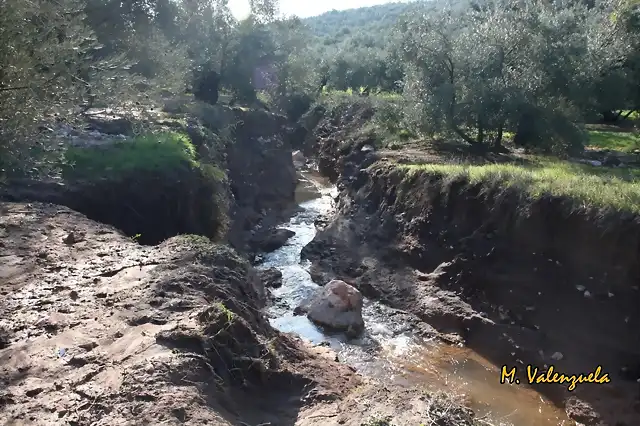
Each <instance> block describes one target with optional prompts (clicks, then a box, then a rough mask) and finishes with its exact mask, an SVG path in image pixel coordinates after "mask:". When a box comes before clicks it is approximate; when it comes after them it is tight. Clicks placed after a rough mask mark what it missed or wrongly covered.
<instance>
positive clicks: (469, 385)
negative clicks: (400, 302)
mask: <svg viewBox="0 0 640 426" xmlns="http://www.w3.org/2000/svg"><path fill="white" fill-rule="evenodd" d="M304 176H305V177H306V178H307V179H308V181H306V182H305V183H304V185H306V188H302V189H301V188H299V190H298V191H297V192H296V198H297V202H299V205H300V211H299V212H298V213H297V214H295V215H294V216H293V217H292V218H291V219H290V220H289V221H288V222H287V223H285V224H282V225H281V226H280V227H281V228H286V229H289V230H292V231H294V232H295V236H293V237H292V238H291V239H290V240H289V241H288V242H287V244H286V245H285V246H283V247H282V248H280V249H278V250H276V251H274V252H271V253H268V254H265V255H263V257H262V262H261V263H260V266H259V268H260V269H268V268H276V269H278V270H280V271H281V272H282V277H283V285H282V287H280V288H277V289H273V290H271V291H272V294H273V296H274V298H275V302H274V303H273V304H272V306H270V307H269V308H268V315H269V317H270V321H271V324H272V325H273V326H274V327H275V328H277V329H279V330H280V331H282V332H290V333H295V334H297V335H299V336H300V337H301V338H303V339H305V340H307V341H310V342H311V343H313V344H320V343H322V342H327V343H328V344H329V345H330V346H331V348H332V349H333V350H334V351H335V352H336V353H337V355H338V358H339V359H340V361H341V362H344V363H346V364H349V365H351V366H352V367H354V368H356V369H357V371H358V372H359V373H360V374H362V375H364V376H368V377H371V378H374V379H376V380H379V381H381V382H384V383H393V384H396V385H400V386H405V387H410V388H416V389H420V390H424V391H428V392H439V391H443V392H446V393H448V394H455V395H457V396H458V397H459V399H461V400H462V401H463V402H464V403H465V404H466V405H467V406H468V407H470V408H471V409H473V410H474V411H475V413H476V415H477V416H478V417H481V418H483V419H484V420H485V421H486V423H487V424H489V425H495V426H498V425H500V426H502V425H504V426H507V425H515V426H547V425H566V426H569V425H572V424H574V423H573V422H572V421H571V420H569V419H568V417H567V416H566V414H565V413H564V411H563V410H562V409H560V408H558V407H556V406H555V405H553V404H552V403H551V402H549V401H548V400H547V399H546V398H544V397H543V396H542V395H540V394H539V393H537V392H535V391H534V390H532V389H529V388H527V387H525V386H521V385H515V384H514V385H509V384H500V369H499V367H498V366H496V365H493V364H492V363H490V362H489V361H488V360H486V359H484V358H483V357H481V356H480V355H478V354H476V353H475V352H473V351H471V350H469V349H468V348H462V347H456V346H451V345H446V344H443V343H440V342H436V341H429V340H423V339H420V338H418V337H417V336H414V335H413V334H412V331H411V328H410V325H407V324H400V323H396V322H394V320H393V315H392V313H393V312H394V310H393V309H391V308H389V307H387V306H385V305H383V304H381V303H377V302H375V301H372V300H367V299H365V303H364V309H363V317H364V322H365V326H366V330H365V333H364V335H363V336H362V337H360V338H358V339H355V340H354V339H351V340H350V339H348V338H346V336H344V335H342V334H330V333H327V332H325V331H324V330H322V329H321V328H319V327H317V326H316V325H314V324H313V323H312V322H311V321H309V320H308V319H307V317H306V316H294V315H293V309H294V308H295V307H296V306H298V305H299V304H300V303H301V302H303V301H304V300H306V299H307V298H308V297H309V296H311V295H313V294H314V293H315V292H316V291H317V290H318V285H317V284H315V283H314V282H313V281H312V280H311V277H310V275H309V272H308V270H309V266H310V263H309V262H305V261H301V258H300V253H301V250H302V248H303V247H304V246H305V245H307V244H308V243H309V242H310V241H311V240H313V238H314V236H315V234H316V227H315V225H314V221H315V220H316V219H317V218H319V217H322V216H326V215H330V214H332V212H333V211H334V202H333V198H334V197H335V196H336V195H337V191H336V189H335V187H333V186H331V185H330V184H329V183H328V182H327V181H326V180H325V179H323V178H321V177H319V176H318V175H317V173H314V172H305V173H304ZM310 185H314V186H316V188H317V191H308V188H309V186H310ZM325 344H326V343H325Z"/></svg>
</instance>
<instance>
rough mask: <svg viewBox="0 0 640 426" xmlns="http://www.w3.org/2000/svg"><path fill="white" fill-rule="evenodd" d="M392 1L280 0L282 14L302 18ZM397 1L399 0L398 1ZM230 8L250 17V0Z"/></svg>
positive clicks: (234, 0)
mask: <svg viewBox="0 0 640 426" xmlns="http://www.w3.org/2000/svg"><path fill="white" fill-rule="evenodd" d="M391 1H392V0H280V12H282V13H283V14H284V15H287V16H290V15H297V16H299V17H301V18H306V17H309V16H315V15H320V14H321V13H324V12H328V11H330V10H333V9H336V10H344V9H354V8H358V7H366V6H374V5H377V4H383V3H390V2H391ZM396 1H397V0H396ZM229 6H230V7H231V11H232V12H233V14H234V15H235V16H236V18H239V19H242V18H244V17H246V16H247V15H248V11H249V0H229Z"/></svg>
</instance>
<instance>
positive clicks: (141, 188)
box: [0, 106, 297, 252]
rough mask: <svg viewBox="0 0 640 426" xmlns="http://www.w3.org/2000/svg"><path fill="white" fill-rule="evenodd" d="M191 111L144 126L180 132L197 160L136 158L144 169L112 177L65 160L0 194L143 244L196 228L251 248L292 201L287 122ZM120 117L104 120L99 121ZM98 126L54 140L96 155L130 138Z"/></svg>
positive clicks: (239, 112)
mask: <svg viewBox="0 0 640 426" xmlns="http://www.w3.org/2000/svg"><path fill="white" fill-rule="evenodd" d="M194 109H195V108H194ZM196 111H197V113H184V114H177V113H172V114H164V115H163V116H162V118H160V119H156V120H153V121H151V122H148V123H146V124H145V126H146V127H147V128H148V129H149V130H150V131H155V132H157V131H178V132H183V133H186V134H188V135H189V136H190V139H191V143H192V144H193V146H194V148H195V150H196V158H195V160H196V161H197V164H198V166H194V165H193V164H189V163H185V164H178V165H177V166H176V167H173V168H171V169H169V168H168V167H158V168H153V167H146V166H147V165H144V164H143V166H145V167H141V168H133V169H132V170H128V171H127V172H126V173H120V174H114V175H110V176H102V175H101V174H98V175H97V176H94V175H90V176H85V175H79V174H78V173H74V168H73V166H71V167H67V169H68V170H69V171H70V173H69V174H68V176H67V175H63V179H57V180H52V181H47V182H43V181H38V180H25V179H22V180H11V181H9V182H6V183H3V184H1V185H0V199H2V200H5V201H13V202H20V201H40V202H47V203H53V204H60V205H65V206H68V207H69V208H71V209H73V210H76V211H78V212H81V213H83V214H86V215H87V216H88V217H89V218H91V219H94V220H97V221H99V222H102V223H107V224H111V225H114V226H115V227H117V228H118V229H120V230H122V231H124V232H125V233H126V234H127V235H129V236H135V235H137V236H138V241H139V242H141V243H143V244H157V243H159V242H161V241H163V240H165V239H166V238H169V237H172V236H175V235H179V234H198V235H204V236H207V237H210V238H213V239H215V240H219V241H229V242H230V243H231V244H232V245H233V246H234V247H235V248H237V249H238V250H240V251H241V252H246V251H252V250H255V249H256V248H257V247H258V246H259V245H260V242H261V238H262V233H263V232H266V231H268V229H269V228H270V227H273V226H274V225H275V223H277V221H278V220H280V219H281V216H282V214H283V212H285V211H286V210H287V209H289V208H290V207H292V204H293V201H294V191H295V186H296V179H297V178H296V173H295V169H294V167H293V162H292V160H291V149H290V147H289V142H288V140H289V139H288V129H287V127H286V119H285V118H284V117H282V116H279V115H276V114H271V113H268V112H266V111H260V110H247V109H243V108H228V107H206V108H205V107H204V106H202V109H196ZM92 117H93V118H92V119H91V121H90V123H91V126H93V127H95V126H96V122H97V120H98V119H97V118H95V116H92ZM100 117H102V116H100ZM121 120H124V119H117V120H116V119H115V118H113V117H110V116H105V117H102V121H103V122H104V123H113V122H120V121H121ZM124 122H125V123H126V121H124ZM104 123H103V125H100V126H98V127H97V128H98V129H100V131H99V130H96V129H95V128H94V129H93V130H90V129H71V130H70V131H65V133H64V135H62V137H61V138H60V139H61V143H64V144H68V143H69V142H70V141H72V142H73V143H74V144H75V145H80V146H82V147H83V148H86V149H87V150H91V151H95V152H97V153H98V155H100V154H99V153H100V150H102V149H109V147H111V146H114V145H118V144H126V143H128V142H126V141H123V140H122V139H123V138H125V137H127V136H131V135H130V134H128V133H127V132H129V133H130V130H129V129H130V127H131V126H124V125H121V126H116V127H114V126H113V125H111V126H106V125H104ZM102 132H109V133H102ZM120 132H122V133H120ZM113 133H116V134H117V135H114V134H113ZM158 155H161V154H158ZM148 161H150V162H154V161H158V162H159V161H161V159H159V160H156V159H155V158H149V159H148ZM258 224H264V226H262V227H261V229H260V230H259V231H258V232H257V233H255V234H254V233H251V232H249V231H251V230H253V229H254V228H256V225H258Z"/></svg>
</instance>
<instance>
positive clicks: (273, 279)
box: [258, 268, 282, 288]
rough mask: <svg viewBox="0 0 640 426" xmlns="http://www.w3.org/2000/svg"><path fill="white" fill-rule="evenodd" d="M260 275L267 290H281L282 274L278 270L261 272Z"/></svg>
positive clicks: (270, 269) (272, 269)
mask: <svg viewBox="0 0 640 426" xmlns="http://www.w3.org/2000/svg"><path fill="white" fill-rule="evenodd" d="M258 275H259V276H260V279H261V280H262V282H263V283H264V286H265V287H267V288H279V287H282V272H280V271H278V270H277V269H276V268H269V269H264V270H261V271H260V272H259V273H258Z"/></svg>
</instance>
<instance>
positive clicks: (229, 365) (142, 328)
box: [0, 202, 360, 425]
mask: <svg viewBox="0 0 640 426" xmlns="http://www.w3.org/2000/svg"><path fill="white" fill-rule="evenodd" d="M0 259H1V260H2V261H1V263H0V278H2V286H1V287H0V330H2V340H1V344H0V383H1V386H0V419H1V420H2V421H1V422H2V424H54V423H60V422H63V423H65V424H76V425H88V424H92V425H113V424H141V423H142V424H161V423H162V424H179V423H185V422H186V423H188V424H229V425H237V424H265V422H272V423H270V424H279V425H293V424H294V423H296V421H297V419H298V417H299V411H300V409H301V408H302V407H303V406H309V405H311V403H313V402H317V401H322V400H329V401H330V400H333V399H336V398H338V397H340V396H343V395H344V394H345V393H346V391H347V390H349V389H350V388H352V387H353V386H354V385H356V384H358V383H359V382H360V380H359V379H358V378H357V377H356V376H355V375H354V373H353V372H352V371H351V370H350V369H349V368H347V367H346V366H343V365H340V364H338V363H335V362H333V361H332V360H329V359H326V358H325V357H322V356H321V355H320V354H317V353H316V354H314V353H312V352H311V351H309V350H308V349H307V348H305V347H304V345H303V344H302V343H301V342H300V341H298V340H296V339H294V338H292V337H289V336H286V335H282V334H280V333H278V332H276V331H275V330H273V329H272V328H271V327H270V326H269V324H268V322H267V321H266V319H265V317H264V316H263V315H262V313H261V308H262V307H263V306H264V304H265V302H266V293H265V289H264V286H263V284H262V282H261V281H260V280H259V279H258V278H257V275H256V273H255V271H254V270H253V268H252V267H251V266H250V265H249V264H248V263H247V262H246V261H245V260H244V259H243V258H241V257H239V256H238V255H237V254H236V253H235V252H234V251H233V250H232V249H230V248H228V247H226V246H221V245H215V244H212V243H210V242H209V241H208V240H207V239H206V238H203V237H196V236H182V237H175V238H171V239H168V240H166V241H165V242H163V243H162V244H160V245H158V246H155V247H149V246H141V245H139V244H136V243H134V242H132V241H131V240H130V239H129V238H128V237H127V236H125V235H123V234H122V233H121V232H120V231H118V230H116V229H115V228H112V227H110V226H107V225H102V224H99V223H97V222H94V221H91V220H89V219H87V218H86V217H85V216H83V215H81V214H79V213H77V212H74V211H72V210H69V209H68V208H66V207H62V206H56V205H47V204H40V203H31V204H24V203H4V202H3V203H1V204H0ZM239 422H244V423H239Z"/></svg>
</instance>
